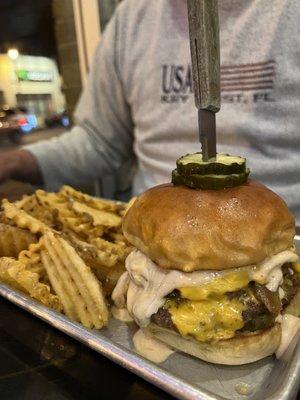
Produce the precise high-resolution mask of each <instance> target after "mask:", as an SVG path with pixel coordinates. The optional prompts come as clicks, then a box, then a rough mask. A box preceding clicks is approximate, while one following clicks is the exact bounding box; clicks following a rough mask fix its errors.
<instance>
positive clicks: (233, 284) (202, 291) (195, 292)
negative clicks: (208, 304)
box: [179, 271, 251, 301]
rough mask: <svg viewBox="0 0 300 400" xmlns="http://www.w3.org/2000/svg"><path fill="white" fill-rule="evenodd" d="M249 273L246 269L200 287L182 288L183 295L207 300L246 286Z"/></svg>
mask: <svg viewBox="0 0 300 400" xmlns="http://www.w3.org/2000/svg"><path fill="white" fill-rule="evenodd" d="M250 280H251V279H250V277H249V274H248V273H247V272H246V271H239V272H233V273H231V274H228V275H225V276H224V277H223V278H217V279H215V280H213V281H212V282H209V283H207V284H205V285H202V286H198V287H184V288H180V289H179V291H180V294H181V297H183V298H184V299H189V300H195V301H199V300H206V299H208V298H209V297H212V296H221V295H223V294H225V293H228V292H235V291H236V290H239V289H242V288H243V287H246V286H247V285H248V283H249V282H250Z"/></svg>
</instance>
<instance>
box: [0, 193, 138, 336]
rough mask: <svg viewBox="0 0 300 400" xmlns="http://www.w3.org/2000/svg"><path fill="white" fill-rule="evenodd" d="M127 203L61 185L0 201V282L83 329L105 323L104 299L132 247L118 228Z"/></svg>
mask: <svg viewBox="0 0 300 400" xmlns="http://www.w3.org/2000/svg"><path fill="white" fill-rule="evenodd" d="M131 204H132V202H129V203H128V204H124V203H120V202H113V201H108V200H103V199H97V198H94V197H91V196H89V195H87V194H83V193H81V192H78V191H76V190H75V189H73V188H71V187H70V186H63V187H62V188H61V190H60V191H59V192H57V193H47V192H45V191H43V190H37V191H36V192H35V193H34V194H33V195H30V196H24V197H23V199H22V200H19V201H17V202H14V203H10V202H9V201H8V200H3V201H2V213H1V217H0V282H3V283H6V284H8V285H10V286H12V287H13V288H15V289H18V290H20V291H22V292H24V293H26V294H28V296H30V297H32V298H33V299H35V300H38V301H40V302H41V303H43V304H44V305H46V306H48V307H51V308H53V309H55V310H57V311H60V312H63V313H64V314H66V315H67V316H68V317H69V318H71V319H73V320H75V321H78V322H81V323H82V324H83V325H84V326H85V327H87V328H97V329H100V328H102V327H103V326H105V325H106V324H107V321H108V316H109V312H108V307H107V300H106V299H107V298H108V296H109V295H110V294H111V292H112V290H113V288H114V286H115V284H116V282H117V280H118V278H119V277H120V275H121V274H122V273H123V271H124V269H125V267H124V262H125V258H126V257H127V255H128V254H129V252H130V251H131V250H132V249H131V247H130V246H129V244H128V243H127V242H126V240H125V238H124V236H123V234H122V230H121V224H122V217H123V215H124V214H125V213H126V211H127V209H128V208H129V207H130V205H131Z"/></svg>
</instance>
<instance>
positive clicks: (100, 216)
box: [71, 201, 122, 228]
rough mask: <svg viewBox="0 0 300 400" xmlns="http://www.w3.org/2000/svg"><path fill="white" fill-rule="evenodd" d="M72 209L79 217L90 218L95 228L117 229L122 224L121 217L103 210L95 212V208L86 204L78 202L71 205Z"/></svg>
mask: <svg viewBox="0 0 300 400" xmlns="http://www.w3.org/2000/svg"><path fill="white" fill-rule="evenodd" d="M71 207H72V210H74V212H75V213H76V214H77V215H79V216H82V217H88V219H89V221H91V222H92V224H93V226H105V227H107V228H115V227H119V226H120V225H121V222H122V219H121V217H119V216H118V215H116V214H113V213H110V212H107V211H102V210H95V209H94V208H92V207H90V206H87V205H86V204H83V203H79V202H78V201H74V202H73V203H71Z"/></svg>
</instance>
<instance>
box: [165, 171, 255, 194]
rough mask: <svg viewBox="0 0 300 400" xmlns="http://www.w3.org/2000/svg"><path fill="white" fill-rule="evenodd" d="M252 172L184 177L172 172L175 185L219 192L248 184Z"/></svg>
mask: <svg viewBox="0 0 300 400" xmlns="http://www.w3.org/2000/svg"><path fill="white" fill-rule="evenodd" d="M249 173H250V170H249V169H246V171H245V172H243V173H241V174H231V175H215V174H210V175H198V174H192V175H189V176H184V175H181V174H179V172H178V170H176V169H175V170H174V171H173V172H172V183H173V184H174V185H176V186H177V185H186V186H189V187H191V188H193V189H206V190H219V189H226V188H231V187H235V186H239V185H242V184H243V183H246V182H247V179H248V176H249Z"/></svg>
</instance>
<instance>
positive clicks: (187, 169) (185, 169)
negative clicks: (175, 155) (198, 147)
mask: <svg viewBox="0 0 300 400" xmlns="http://www.w3.org/2000/svg"><path fill="white" fill-rule="evenodd" d="M176 164H177V171H178V173H179V174H180V175H184V176H189V175H194V174H197V175H211V174H214V175H231V174H241V173H245V172H246V159H245V158H243V157H239V156H231V155H229V154H217V157H216V159H215V160H214V161H203V159H202V153H194V154H187V155H185V156H183V157H180V158H179V159H178V160H177V162H176Z"/></svg>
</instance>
